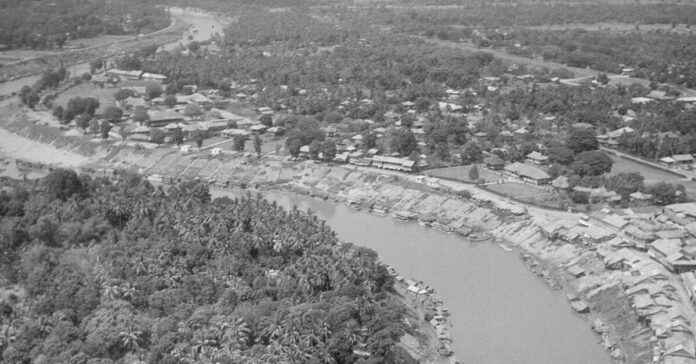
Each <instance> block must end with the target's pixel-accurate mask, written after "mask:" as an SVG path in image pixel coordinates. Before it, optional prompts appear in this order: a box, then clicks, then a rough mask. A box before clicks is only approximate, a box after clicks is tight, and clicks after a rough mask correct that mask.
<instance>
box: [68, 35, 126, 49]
mask: <svg viewBox="0 0 696 364" xmlns="http://www.w3.org/2000/svg"><path fill="white" fill-rule="evenodd" d="M132 38H136V37H135V36H134V35H104V36H101V37H95V38H79V39H72V40H69V41H68V42H67V43H66V44H65V46H64V48H84V47H95V46H103V45H107V44H111V43H116V42H120V41H123V40H126V39H132Z"/></svg>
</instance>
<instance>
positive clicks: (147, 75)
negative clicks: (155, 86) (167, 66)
mask: <svg viewBox="0 0 696 364" xmlns="http://www.w3.org/2000/svg"><path fill="white" fill-rule="evenodd" d="M140 77H142V79H143V80H150V81H160V82H162V81H165V80H166V79H167V76H165V75H160V74H157V73H150V72H143V74H142V75H141V76H140Z"/></svg>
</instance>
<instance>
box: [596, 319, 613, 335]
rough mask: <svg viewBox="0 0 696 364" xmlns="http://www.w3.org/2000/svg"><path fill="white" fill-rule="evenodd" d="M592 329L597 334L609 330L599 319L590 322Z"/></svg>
mask: <svg viewBox="0 0 696 364" xmlns="http://www.w3.org/2000/svg"><path fill="white" fill-rule="evenodd" d="M592 330H594V331H595V332H597V333H598V334H604V333H607V332H609V329H608V328H607V325H605V324H604V322H603V321H602V320H600V319H595V320H594V321H593V322H592Z"/></svg>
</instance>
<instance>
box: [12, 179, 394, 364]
mask: <svg viewBox="0 0 696 364" xmlns="http://www.w3.org/2000/svg"><path fill="white" fill-rule="evenodd" d="M2 191H3V192H2V193H0V216H1V217H2V219H1V220H0V228H1V229H2V231H1V232H0V247H1V248H2V249H1V250H0V251H2V255H0V259H1V260H2V261H0V267H1V269H2V270H1V273H2V276H3V277H4V278H5V279H7V280H10V281H12V282H17V283H18V284H19V285H21V287H22V288H23V289H24V291H25V293H26V294H25V297H19V298H18V297H15V298H14V299H13V300H10V301H9V302H2V303H0V306H1V307H2V309H1V310H0V318H1V320H2V321H0V323H2V330H3V331H2V332H5V333H8V335H3V336H0V353H1V355H0V361H2V362H5V363H29V362H37V363H39V362H63V363H66V362H73V363H86V362H90V363H96V362H99V363H118V362H133V361H134V360H137V359H142V360H144V361H146V362H151V363H207V362H215V363H242V362H264V363H280V362H305V363H320V362H321V363H332V362H333V363H352V362H364V363H385V362H387V363H388V362H394V361H395V360H396V359H395V355H396V350H395V349H396V348H395V342H396V341H398V340H399V337H400V336H401V335H402V334H403V333H404V330H405V329H406V328H405V327H404V324H403V317H402V316H403V314H404V313H405V307H404V306H402V305H401V304H399V303H397V302H396V301H394V300H393V298H391V297H393V296H391V295H390V294H388V292H389V290H390V289H391V285H392V280H391V278H390V276H389V275H388V274H387V272H386V269H385V268H384V267H383V266H381V265H379V264H378V262H377V259H376V254H375V253H374V252H372V251H370V250H368V249H363V248H357V247H353V246H350V245H340V244H338V241H337V239H336V237H335V234H334V233H333V232H332V231H331V230H330V229H329V228H328V226H326V224H325V223H324V222H323V221H319V220H318V219H317V218H316V216H314V215H312V214H311V213H304V212H301V211H298V210H297V209H293V210H291V211H286V210H284V209H282V208H280V207H279V206H277V205H276V204H275V203H271V202H269V201H267V200H264V199H262V198H261V197H259V196H256V197H253V196H247V197H245V198H240V199H229V198H222V199H216V200H214V201H211V198H210V194H209V192H208V189H207V186H205V185H203V184H196V183H184V184H181V185H178V186H173V187H170V188H168V189H167V190H163V189H161V188H155V187H153V186H151V185H150V184H148V183H147V182H145V181H143V180H141V179H140V177H139V176H136V175H130V174H122V175H119V176H118V177H117V178H115V179H113V180H108V179H106V178H96V179H92V178H90V177H88V176H84V175H80V176H78V175H77V174H75V173H74V172H72V171H67V170H56V171H54V172H52V173H51V174H50V175H49V176H48V177H46V178H45V179H44V180H41V181H39V182H37V183H20V182H7V181H5V182H4V183H3V190H2ZM8 338H11V339H8ZM354 348H360V349H361V350H363V351H367V352H369V353H370V354H371V356H370V358H369V359H364V358H363V359H359V358H358V357H357V356H355V355H354V354H353V349H354Z"/></svg>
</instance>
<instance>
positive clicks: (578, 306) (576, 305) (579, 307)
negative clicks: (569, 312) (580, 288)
mask: <svg viewBox="0 0 696 364" xmlns="http://www.w3.org/2000/svg"><path fill="white" fill-rule="evenodd" d="M570 307H572V308H573V310H575V312H577V313H585V312H589V311H590V307H589V306H587V304H586V303H585V302H583V301H581V300H575V301H573V302H571V303H570Z"/></svg>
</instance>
